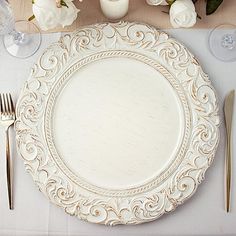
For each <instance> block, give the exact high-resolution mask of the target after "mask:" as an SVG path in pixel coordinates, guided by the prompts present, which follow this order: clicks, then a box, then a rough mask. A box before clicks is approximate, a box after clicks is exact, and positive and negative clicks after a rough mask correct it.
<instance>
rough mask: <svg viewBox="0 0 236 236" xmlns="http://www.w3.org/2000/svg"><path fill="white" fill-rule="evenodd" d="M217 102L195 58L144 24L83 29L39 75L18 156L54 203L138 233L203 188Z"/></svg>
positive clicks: (45, 60) (46, 60)
mask: <svg viewBox="0 0 236 236" xmlns="http://www.w3.org/2000/svg"><path fill="white" fill-rule="evenodd" d="M218 126H219V117H218V104H217V99H216V94H215V92H214V89H213V88H212V86H211V83H210V81H209V79H208V77H207V75H206V74H205V73H204V72H203V71H202V69H201V67H200V65H199V63H198V62H197V60H196V59H195V58H194V56H193V55H192V54H191V53H190V52H189V51H188V50H187V49H186V48H185V47H184V46H182V45H181V44H180V43H178V42H177V41H176V40H174V39H173V38H170V37H169V36H168V35H167V34H166V33H164V32H161V31H159V30H157V29H155V28H153V27H151V26H149V25H146V24H142V23H128V22H120V23H115V24H111V23H102V24H96V25H92V26H88V27H84V28H80V29H79V30H77V31H76V32H74V33H72V34H67V35H65V36H63V37H62V38H61V39H60V41H59V42H58V43H55V44H53V45H51V46H50V47H49V48H48V49H47V50H46V51H45V52H44V53H43V55H42V56H41V57H40V59H39V61H38V63H37V64H35V65H34V67H33V69H32V73H31V76H30V78H29V79H28V80H27V82H26V84H25V86H24V88H23V90H22V91H21V95H20V98H19V101H18V104H17V121H16V126H15V127H16V132H17V146H18V151H19V153H20V154H21V156H22V157H23V159H24V162H25V166H26V168H27V170H28V171H29V172H30V173H31V175H32V177H33V179H34V181H35V182H36V184H37V185H38V187H39V189H40V191H42V192H43V193H44V194H45V195H46V196H47V197H48V198H49V199H50V201H52V202H53V203H55V204H56V205H58V206H60V207H62V208H64V210H65V211H66V212H67V213H69V214H71V215H75V216H77V217H78V218H80V219H83V220H87V221H90V222H94V223H101V224H108V225H114V224H138V223H143V222H147V221H151V220H154V219H156V218H158V217H160V216H161V215H162V214H163V213H165V212H170V211H172V210H174V209H175V208H176V206H178V205H179V204H181V203H182V202H183V201H184V200H186V199H187V198H189V197H190V196H191V195H192V194H193V193H194V192H195V190H196V188H197V186H198V184H199V183H200V182H201V181H202V179H203V178H204V173H205V171H206V169H207V168H208V167H209V166H210V164H211V162H212V160H213V157H214V155H215V152H216V148H217V145H218V141H219V128H218Z"/></svg>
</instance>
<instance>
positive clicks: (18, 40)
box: [9, 29, 25, 45]
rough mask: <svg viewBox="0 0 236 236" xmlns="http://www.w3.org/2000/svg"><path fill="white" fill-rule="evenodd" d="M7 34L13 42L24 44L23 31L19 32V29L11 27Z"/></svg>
mask: <svg viewBox="0 0 236 236" xmlns="http://www.w3.org/2000/svg"><path fill="white" fill-rule="evenodd" d="M9 34H10V35H11V36H12V37H13V40H14V42H15V44H17V45H20V44H21V45H22V44H25V34H24V33H21V32H19V31H16V30H15V29H13V30H12V31H11V32H10V33H9Z"/></svg>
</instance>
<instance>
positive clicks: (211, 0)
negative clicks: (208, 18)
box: [206, 0, 223, 15]
mask: <svg viewBox="0 0 236 236" xmlns="http://www.w3.org/2000/svg"><path fill="white" fill-rule="evenodd" d="M222 2H223V0H207V5H206V14H207V15H210V14H212V13H214V12H215V11H216V9H217V8H218V7H219V6H220V4H221V3H222Z"/></svg>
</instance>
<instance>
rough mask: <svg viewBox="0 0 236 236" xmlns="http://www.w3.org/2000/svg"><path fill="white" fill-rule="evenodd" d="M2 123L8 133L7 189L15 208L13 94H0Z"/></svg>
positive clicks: (0, 119)
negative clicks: (12, 143)
mask: <svg viewBox="0 0 236 236" xmlns="http://www.w3.org/2000/svg"><path fill="white" fill-rule="evenodd" d="M0 112H1V118H0V124H1V125H2V126H4V128H5V133H6V172H7V190H8V201H9V208H10V210H12V209H13V192H12V180H13V176H12V175H13V170H12V165H11V157H10V143H9V127H10V126H12V125H13V124H14V122H15V108H14V104H13V101H12V97H11V94H9V93H8V94H0Z"/></svg>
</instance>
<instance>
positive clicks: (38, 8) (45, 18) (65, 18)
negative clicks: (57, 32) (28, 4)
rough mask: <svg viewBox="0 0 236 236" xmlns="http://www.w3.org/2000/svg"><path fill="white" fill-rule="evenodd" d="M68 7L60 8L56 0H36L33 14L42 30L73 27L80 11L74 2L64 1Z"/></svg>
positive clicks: (70, 0)
mask: <svg viewBox="0 0 236 236" xmlns="http://www.w3.org/2000/svg"><path fill="white" fill-rule="evenodd" d="M64 2H65V3H66V5H67V7H66V6H62V7H61V8H58V7H57V6H56V1H55V0H35V1H34V4H33V13H34V16H35V18H36V20H37V22H38V25H39V27H40V28H41V29H42V30H49V29H53V28H55V27H57V26H60V25H61V26H63V27H65V26H67V25H71V24H72V23H73V21H74V20H75V19H76V17H77V14H78V12H79V9H77V8H76V7H75V5H74V4H73V3H72V0H64Z"/></svg>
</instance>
